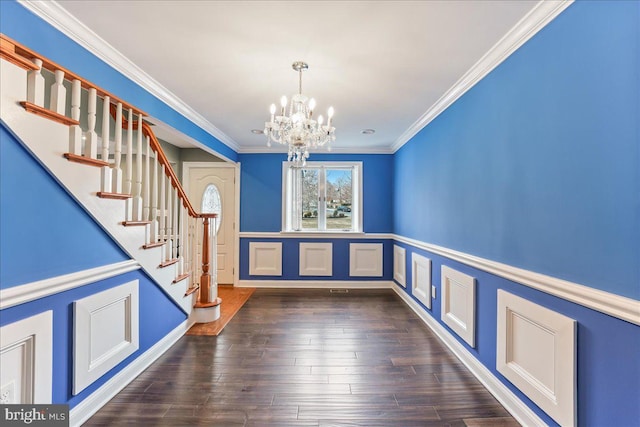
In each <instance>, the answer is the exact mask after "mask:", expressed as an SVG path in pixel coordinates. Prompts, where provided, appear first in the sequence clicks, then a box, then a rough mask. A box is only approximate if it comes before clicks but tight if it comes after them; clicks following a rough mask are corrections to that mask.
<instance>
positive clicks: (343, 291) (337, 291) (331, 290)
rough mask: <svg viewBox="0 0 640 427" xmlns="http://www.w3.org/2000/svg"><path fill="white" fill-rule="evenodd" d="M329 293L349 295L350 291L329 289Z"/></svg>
mask: <svg viewBox="0 0 640 427" xmlns="http://www.w3.org/2000/svg"><path fill="white" fill-rule="evenodd" d="M329 293H331V294H348V293H349V289H329Z"/></svg>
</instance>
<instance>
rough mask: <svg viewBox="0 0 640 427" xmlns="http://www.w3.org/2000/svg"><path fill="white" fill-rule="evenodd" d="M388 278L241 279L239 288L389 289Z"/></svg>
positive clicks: (390, 283) (391, 283) (390, 285)
mask: <svg viewBox="0 0 640 427" xmlns="http://www.w3.org/2000/svg"><path fill="white" fill-rule="evenodd" d="M392 285H393V282H390V281H386V280H240V281H238V285H237V286H238V287H239V288H287V289H389V288H390V287H392Z"/></svg>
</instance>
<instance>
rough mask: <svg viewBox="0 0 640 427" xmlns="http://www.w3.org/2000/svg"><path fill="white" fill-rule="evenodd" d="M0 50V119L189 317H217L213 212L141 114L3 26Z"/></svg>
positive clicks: (200, 319) (214, 318) (208, 319)
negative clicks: (203, 209) (197, 199)
mask: <svg viewBox="0 0 640 427" xmlns="http://www.w3.org/2000/svg"><path fill="white" fill-rule="evenodd" d="M0 58H1V59H0V79H1V80H0V87H1V88H2V91H1V103H0V112H1V116H0V119H1V120H2V122H3V123H4V125H5V126H6V127H7V128H8V129H9V131H10V132H12V133H13V134H14V135H15V136H16V138H17V139H18V140H19V141H21V142H22V143H23V144H24V146H25V147H26V148H27V149H28V150H29V151H30V152H31V154H32V155H33V156H34V157H35V158H36V159H38V161H39V162H40V163H41V164H42V165H43V166H44V167H45V168H46V169H47V170H48V171H49V172H50V173H51V174H52V175H53V176H54V177H55V179H56V180H57V181H58V182H59V183H60V184H61V185H62V186H63V187H65V188H66V190H67V191H68V192H69V194H71V195H72V196H73V197H74V198H75V200H76V201H77V202H78V203H80V205H82V206H83V207H84V209H85V210H86V211H87V212H88V213H89V214H90V215H91V216H92V217H93V218H94V219H95V220H96V221H97V222H98V223H99V224H100V225H101V226H102V228H103V229H104V230H105V231H106V232H107V233H108V234H109V235H110V236H111V237H112V238H113V239H114V240H115V241H116V242H117V243H118V244H119V245H120V247H121V248H122V249H123V250H124V251H125V252H126V253H127V254H129V256H131V258H132V259H135V260H136V261H137V262H138V263H139V264H140V266H141V267H142V269H143V270H144V271H145V272H146V273H147V274H148V275H149V276H150V277H151V278H152V279H153V280H154V281H155V282H156V283H157V284H158V285H159V286H160V287H161V288H162V289H163V290H164V292H165V293H166V294H167V295H168V296H170V297H171V298H172V299H173V300H174V301H175V302H176V303H177V304H178V306H180V307H181V308H182V310H184V311H185V313H187V314H189V315H190V316H191V318H192V320H193V321H196V322H210V321H213V320H216V319H217V318H218V317H219V316H220V303H221V300H220V298H218V296H217V282H216V277H215V276H216V270H217V268H216V264H215V260H216V244H217V242H216V235H215V229H216V227H215V221H216V215H215V214H203V213H197V212H196V211H195V210H194V209H193V207H192V205H191V203H190V202H189V200H188V198H187V196H186V194H185V192H184V190H183V188H182V186H181V184H180V182H179V181H178V179H177V177H176V174H175V172H174V171H173V169H172V167H171V164H170V163H169V161H168V160H167V157H166V155H165V154H164V152H163V151H162V147H161V145H160V143H159V141H158V140H157V138H156V137H155V135H154V134H153V130H152V128H151V126H150V125H149V124H148V123H146V122H145V121H144V117H145V116H146V114H145V113H144V112H143V111H140V110H139V109H137V108H135V107H134V106H132V105H130V104H128V103H126V102H125V101H123V100H121V99H119V98H117V97H115V96H113V95H111V94H110V93H108V92H107V91H105V90H103V89H101V88H99V87H97V86H95V85H93V84H92V83H91V82H89V81H87V80H85V79H83V78H81V77H80V76H77V75H75V74H74V73H73V72H71V71H69V70H66V69H64V68H63V67H61V66H59V65H57V64H55V63H53V62H51V61H50V60H48V59H47V58H45V57H43V56H41V55H38V54H37V53H35V52H33V51H31V50H29V49H28V48H26V47H25V46H22V45H20V44H19V43H17V42H15V41H13V40H11V39H10V38H8V37H6V36H4V35H2V34H0ZM67 94H69V95H70V96H68V95H67ZM68 100H70V102H67V101H68ZM98 132H100V133H99V134H98Z"/></svg>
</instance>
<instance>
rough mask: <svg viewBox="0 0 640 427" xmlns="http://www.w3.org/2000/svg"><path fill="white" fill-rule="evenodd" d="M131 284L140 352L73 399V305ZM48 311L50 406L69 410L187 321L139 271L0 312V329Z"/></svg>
mask: <svg viewBox="0 0 640 427" xmlns="http://www.w3.org/2000/svg"><path fill="white" fill-rule="evenodd" d="M85 248H86V246H85ZM132 280H139V291H138V292H139V308H140V312H139V322H140V323H139V334H140V335H139V337H140V348H139V349H138V351H136V352H135V353H134V354H132V355H131V356H129V357H128V358H127V359H125V360H124V361H122V362H121V363H120V364H118V366H116V367H114V368H113V369H111V370H110V371H109V372H108V373H106V374H105V375H103V376H102V377H101V378H99V379H98V380H96V381H95V382H94V383H93V384H91V385H90V386H88V387H87V388H86V389H84V390H83V391H82V392H81V393H79V394H78V395H76V396H72V391H73V388H72V384H73V301H74V300H77V299H80V298H84V297H87V296H89V295H92V294H95V293H97V292H102V291H104V290H107V289H109V288H113V287H115V286H118V285H121V284H123V283H127V282H129V281H132ZM47 310H53V396H52V397H53V402H52V403H67V404H69V406H70V407H71V408H73V407H74V406H75V405H77V404H78V403H80V402H81V401H82V400H83V399H85V398H86V397H88V396H89V395H90V394H91V393H93V392H94V391H95V390H97V389H98V388H99V387H100V386H101V385H103V384H104V383H105V382H106V381H108V380H109V379H110V378H111V377H113V376H114V375H115V374H117V373H118V372H119V371H121V370H122V369H123V368H124V367H126V366H127V365H128V364H129V363H131V362H132V361H133V360H135V359H136V358H137V357H138V356H140V355H141V354H142V353H144V352H145V351H146V350H148V349H149V348H151V347H152V346H153V345H154V344H155V343H156V342H158V341H159V340H160V339H162V338H164V337H165V335H167V334H168V333H169V332H171V331H172V330H173V329H175V328H176V327H177V326H178V325H179V324H180V323H182V322H183V321H185V320H186V315H185V314H184V312H183V311H182V310H181V309H180V308H178V307H177V306H176V305H175V304H174V303H173V302H172V301H170V300H169V299H168V298H167V296H166V295H165V294H164V293H163V292H162V291H161V290H160V289H159V288H158V287H157V286H156V285H155V283H154V282H152V281H151V279H149V277H148V276H146V275H145V274H144V273H143V272H142V271H140V270H138V271H132V272H130V273H126V274H123V275H120V276H117V277H111V278H109V279H106V280H101V281H99V282H96V283H93V284H90V285H86V286H82V287H80V288H76V289H72V290H69V291H66V292H61V293H57V294H54V295H51V296H48V297H45V298H40V299H38V300H35V301H32V302H29V303H26V304H22V305H18V306H15V307H11V308H7V309H4V310H2V311H0V326H4V325H7V324H10V323H13V322H16V321H18V320H22V319H25V318H27V317H31V316H34V315H36V314H39V313H42V312H44V311H47ZM158 313H162V315H161V316H159V315H158Z"/></svg>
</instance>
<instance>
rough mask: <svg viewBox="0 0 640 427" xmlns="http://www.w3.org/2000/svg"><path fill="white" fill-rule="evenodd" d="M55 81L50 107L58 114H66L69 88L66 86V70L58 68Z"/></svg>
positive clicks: (52, 86)
mask: <svg viewBox="0 0 640 427" xmlns="http://www.w3.org/2000/svg"><path fill="white" fill-rule="evenodd" d="M54 75H55V79H56V81H55V83H53V84H52V85H51V99H50V100H49V109H50V110H51V111H55V112H56V113H58V114H62V115H64V110H65V103H66V100H67V99H66V98H67V89H66V88H65V87H64V84H63V83H64V71H62V70H56V71H55V73H54Z"/></svg>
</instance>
